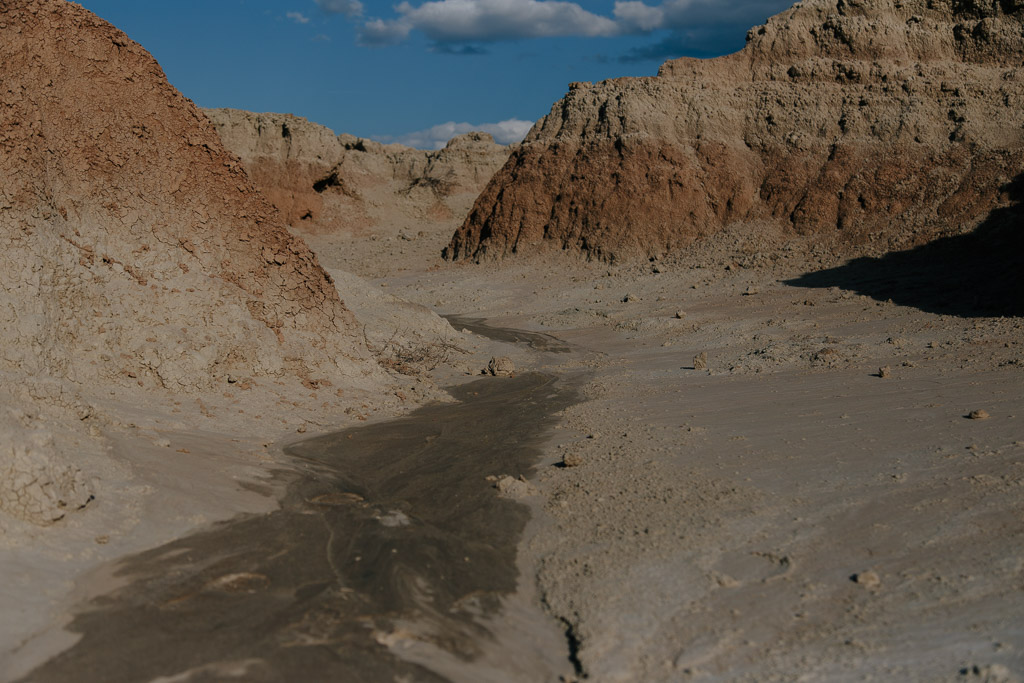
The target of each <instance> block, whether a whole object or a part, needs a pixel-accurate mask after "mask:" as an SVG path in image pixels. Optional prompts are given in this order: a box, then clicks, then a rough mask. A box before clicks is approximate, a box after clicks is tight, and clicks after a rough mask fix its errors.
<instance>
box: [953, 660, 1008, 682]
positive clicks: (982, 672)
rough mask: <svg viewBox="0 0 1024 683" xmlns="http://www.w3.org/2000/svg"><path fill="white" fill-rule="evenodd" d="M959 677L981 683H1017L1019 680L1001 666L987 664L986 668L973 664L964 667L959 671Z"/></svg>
mask: <svg viewBox="0 0 1024 683" xmlns="http://www.w3.org/2000/svg"><path fill="white" fill-rule="evenodd" d="M960 676H961V677H963V678H970V679H973V680H976V681H979V682H981V683H1017V681H1019V680H1020V679H1019V678H1017V677H1016V676H1014V675H1013V672H1012V671H1010V670H1009V669H1008V668H1006V667H1005V666H1003V665H1002V664H989V665H987V666H980V665H978V664H975V665H973V666H968V667H964V668H963V669H960Z"/></svg>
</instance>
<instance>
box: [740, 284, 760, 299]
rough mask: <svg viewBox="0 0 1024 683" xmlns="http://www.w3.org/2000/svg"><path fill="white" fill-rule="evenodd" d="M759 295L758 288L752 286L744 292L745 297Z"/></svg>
mask: <svg viewBox="0 0 1024 683" xmlns="http://www.w3.org/2000/svg"><path fill="white" fill-rule="evenodd" d="M755 294H757V287H755V286H753V285H751V286H749V287H747V288H746V289H745V290H743V296H753V295H755Z"/></svg>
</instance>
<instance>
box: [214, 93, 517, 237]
mask: <svg viewBox="0 0 1024 683" xmlns="http://www.w3.org/2000/svg"><path fill="white" fill-rule="evenodd" d="M204 113H205V114H206V115H207V117H209V119H210V121H211V122H212V123H213V125H214V128H216V130H217V132H218V134H219V135H220V137H221V140H222V141H223V143H224V145H225V146H226V147H227V148H228V149H229V150H230V151H232V152H234V153H235V154H237V155H238V156H239V158H241V160H242V163H243V164H245V168H246V170H247V171H248V172H249V175H250V177H251V178H252V179H253V182H255V183H256V186H257V187H258V188H259V189H260V191H261V192H262V193H263V194H264V195H265V196H266V197H267V198H268V199H269V200H270V202H271V203H272V204H273V205H274V206H275V207H277V208H278V209H279V210H280V211H281V215H282V216H283V217H284V219H285V220H286V221H287V223H288V225H291V226H293V227H301V228H302V229H303V230H304V231H307V232H332V231H338V230H358V229H361V228H370V227H374V226H377V225H380V224H382V223H387V222H388V218H389V216H398V217H399V218H398V220H400V221H401V222H403V223H404V222H410V221H412V222H416V221H424V220H426V221H432V220H440V221H444V220H454V221H455V222H454V223H453V224H457V222H458V221H461V219H462V217H464V216H465V215H466V213H468V211H469V207H470V205H471V204H472V202H473V199H475V198H476V196H477V195H478V194H480V191H481V190H482V189H483V188H484V186H485V185H486V184H487V181H489V180H490V179H491V176H493V175H494V173H495V171H497V170H498V169H499V168H501V165H502V164H504V163H505V160H506V159H508V155H509V151H510V149H509V148H508V147H506V146H504V145H498V144H496V143H495V142H494V138H492V137H491V136H490V135H488V134H486V133H467V134H465V135H459V136H457V137H455V138H453V139H452V140H451V141H450V142H449V143H448V144H447V146H445V147H444V149H440V150H436V151H434V150H432V151H426V150H420V149H413V148H412V147H406V146H404V145H399V144H391V145H383V144H381V143H379V142H374V141H372V140H366V139H362V138H357V137H354V136H352V135H346V134H342V135H335V134H334V132H333V131H331V130H330V129H328V128H325V127H324V126H321V125H318V124H316V123H311V122H310V121H307V120H306V119H303V118H301V117H297V116H292V115H290V114H272V113H261V114H256V113H253V112H248V111H242V110H238V109H206V110H204ZM382 207H386V210H382ZM456 216H457V218H455V217H456ZM392 220H393V218H392ZM449 229H450V228H449Z"/></svg>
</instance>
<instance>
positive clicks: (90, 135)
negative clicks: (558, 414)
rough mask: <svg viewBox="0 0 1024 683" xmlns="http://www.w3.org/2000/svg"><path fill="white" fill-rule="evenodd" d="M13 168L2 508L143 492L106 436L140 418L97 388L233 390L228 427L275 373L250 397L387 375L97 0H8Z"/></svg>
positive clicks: (298, 246)
mask: <svg viewBox="0 0 1024 683" xmlns="http://www.w3.org/2000/svg"><path fill="white" fill-rule="evenodd" d="M0 179H2V180H0V247H2V250H3V253H4V258H3V260H2V261H0V384H2V390H0V442H2V448H0V511H3V512H4V513H7V515H10V517H11V518H16V519H19V520H22V521H27V522H32V523H35V524H50V523H52V522H54V521H56V520H59V519H62V518H63V517H64V516H65V515H66V514H67V512H69V511H71V510H75V509H78V508H80V507H82V506H84V505H86V504H87V503H88V502H89V501H91V500H93V498H94V496H95V497H99V498H102V497H103V496H104V495H107V496H108V497H107V498H106V500H107V501H108V502H109V501H111V500H113V499H114V498H116V497H117V496H121V497H124V496H125V495H127V494H125V492H124V491H118V492H114V491H111V490H110V488H111V486H110V484H109V481H116V476H117V475H116V473H115V472H114V469H115V468H114V466H113V465H110V461H109V459H104V457H105V455H104V454H105V453H107V452H108V451H109V450H110V446H109V443H107V442H106V441H105V440H104V439H105V437H104V436H102V435H103V434H104V433H105V431H106V430H108V429H115V428H117V426H118V425H122V424H123V425H127V426H126V428H127V429H132V428H134V427H135V421H136V420H137V419H138V418H132V419H128V418H125V417H124V416H123V414H122V415H121V416H120V417H115V416H114V414H113V413H111V412H109V411H106V410H102V409H100V408H98V407H97V405H98V402H102V401H107V402H111V401H117V402H120V403H121V405H122V407H124V406H128V407H130V408H137V407H140V406H142V405H144V404H147V402H148V403H152V402H153V401H156V400H158V399H157V398H156V397H160V396H163V397H164V398H165V399H166V402H168V403H170V402H171V401H172V400H174V399H173V397H174V396H178V397H181V396H182V395H188V396H190V397H192V398H191V399H190V401H192V402H195V403H197V405H198V407H199V410H200V412H201V413H202V415H201V416H200V419H209V420H210V421H211V422H212V418H213V416H214V413H213V412H212V411H211V408H210V406H215V405H216V402H217V401H220V402H221V403H226V401H225V399H227V398H230V400H231V401H234V403H235V405H233V406H232V409H231V410H230V411H229V410H227V409H225V410H224V411H223V412H221V413H220V416H219V419H218V421H217V424H219V425H220V426H221V427H222V428H225V429H226V428H228V427H227V425H228V423H229V419H230V415H231V414H234V415H236V418H235V419H244V418H241V417H238V416H241V415H242V414H243V413H244V412H245V410H244V409H241V408H240V407H238V405H237V404H238V403H240V402H241V401H242V400H243V398H242V397H241V396H238V395H236V394H235V393H231V392H229V390H233V391H235V392H238V391H239V388H241V389H242V390H248V389H250V388H252V387H255V386H257V385H258V386H259V387H261V388H260V389H259V390H258V391H252V392H249V391H242V392H241V393H242V394H243V395H244V396H246V397H247V399H246V400H249V401H250V403H247V404H246V408H251V407H252V399H253V394H256V393H260V395H261V396H262V397H263V398H262V399H261V400H263V401H264V403H273V402H274V401H276V400H278V398H279V395H278V394H274V393H273V392H274V391H276V390H280V391H281V392H287V391H291V392H292V393H291V394H290V395H291V396H292V398H293V399H294V395H295V394H296V392H304V394H303V395H302V397H304V398H308V397H309V396H310V389H309V388H308V387H319V386H325V387H326V386H332V387H334V389H332V390H331V391H332V396H331V398H332V400H334V399H333V392H334V391H340V388H341V387H345V388H346V389H356V390H358V391H359V392H361V395H362V396H367V395H372V394H373V392H377V393H379V392H380V391H381V389H382V387H384V386H385V382H386V381H387V375H386V374H385V373H384V372H383V371H382V370H381V369H380V368H379V367H378V366H377V364H376V363H375V362H374V360H373V358H372V357H371V353H370V352H369V351H368V350H367V349H366V347H365V343H364V337H363V332H362V329H361V327H360V326H359V325H358V324H357V322H356V320H355V318H354V317H353V315H352V314H351V313H350V311H349V310H348V309H347V308H346V307H345V305H344V304H343V303H342V301H341V300H340V298H339V296H338V292H337V290H336V289H335V286H334V284H333V283H332V280H331V278H330V277H329V276H328V275H327V274H326V273H325V271H324V270H323V269H322V268H321V267H320V265H319V264H318V262H317V259H316V257H315V256H314V254H313V253H312V252H311V251H310V250H309V249H308V248H307V247H306V245H305V244H304V243H303V242H302V241H301V240H300V239H297V238H295V237H293V236H291V235H290V234H289V233H288V231H287V230H286V228H285V227H284V225H283V224H282V223H281V222H280V219H279V217H278V214H277V212H276V211H275V210H274V209H273V207H271V206H270V205H269V204H268V203H267V202H266V200H265V199H263V197H262V196H261V195H260V194H259V192H258V191H257V190H256V189H255V187H254V186H253V184H252V183H251V182H250V180H249V178H248V176H246V174H245V172H244V171H243V170H242V169H241V167H240V165H239V163H238V160H237V158H236V157H234V156H233V155H231V154H230V153H228V152H227V151H226V150H225V149H224V148H223V146H222V145H221V143H220V140H219V138H218V137H217V134H216V132H215V131H214V130H213V128H212V127H211V126H210V124H209V122H208V121H207V119H206V117H205V116H203V115H202V114H201V113H200V112H199V111H198V110H197V109H196V108H195V106H194V105H193V104H192V103H191V102H190V101H189V100H187V99H185V98H184V97H182V96H181V95H180V94H179V93H178V92H177V91H175V90H174V88H172V87H171V86H170V85H169V84H168V83H167V81H166V79H165V78H164V75H163V73H162V71H161V69H160V67H159V66H158V65H157V63H156V62H155V61H154V60H153V58H152V57H151V56H150V55H149V54H148V53H147V52H146V51H145V50H143V49H142V48H141V47H140V46H139V45H137V44H135V43H134V42H132V41H131V40H129V39H128V37H127V36H125V34H124V33H122V32H121V31H119V30H117V29H116V28H114V27H112V26H110V25H109V24H107V23H106V22H104V21H102V20H100V19H99V18H97V17H96V16H94V15H92V14H91V13H89V12H87V11H86V10H84V9H83V8H82V7H80V6H79V5H75V4H72V3H68V2H64V1H63V0H5V1H4V2H3V3H0ZM271 387H273V388H274V389H270V388H271ZM261 392H262V393H261ZM339 396H340V394H339ZM159 400H164V399H159ZM339 400H340V399H339ZM322 401H323V399H321V402H322ZM180 404H181V400H178V401H177V402H176V403H175V406H178V405H180ZM296 405H297V404H296ZM317 405H319V403H318V404H317ZM323 405H325V406H326V405H327V404H326V403H324V404H323ZM168 409H169V408H168ZM334 409H335V410H337V407H336V406H335V407H334ZM259 410H260V411H262V410H263V409H262V408H261V409H259ZM173 412H175V413H181V412H182V410H180V409H178V408H177V407H175V408H174V410H173ZM254 412H257V411H254ZM266 412H267V414H270V411H266ZM274 412H275V413H277V412H278V411H274ZM101 413H102V415H101ZM276 421H278V422H279V420H276ZM182 428H184V426H183V427H182ZM263 428H264V429H265V430H266V429H270V430H272V429H273V426H272V425H269V426H268V425H266V424H264V426H263ZM278 429H280V427H278ZM158 441H160V439H158ZM135 450H137V449H135ZM179 457H180V456H179ZM87 463H88V464H87ZM103 468H107V469H106V470H104V471H106V473H107V475H109V476H108V477H107V480H108V483H102V484H97V483H96V481H94V480H93V479H92V477H94V476H95V475H96V474H97V472H99V471H101V470H103ZM86 470H88V471H89V476H86V475H84V474H83V471H86ZM101 491H102V493H101ZM108 509H110V508H108ZM6 519H8V518H7V517H5V516H3V515H0V537H2V536H3V535H4V533H5V531H4V529H5V526H6V524H7V522H6V521H5V520H6Z"/></svg>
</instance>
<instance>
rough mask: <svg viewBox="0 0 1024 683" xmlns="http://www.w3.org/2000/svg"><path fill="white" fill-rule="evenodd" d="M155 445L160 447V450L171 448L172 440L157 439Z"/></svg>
mask: <svg viewBox="0 0 1024 683" xmlns="http://www.w3.org/2000/svg"><path fill="white" fill-rule="evenodd" d="M153 445H154V446H159V447H160V448H170V447H171V440H170V439H157V440H156V441H154V442H153Z"/></svg>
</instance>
